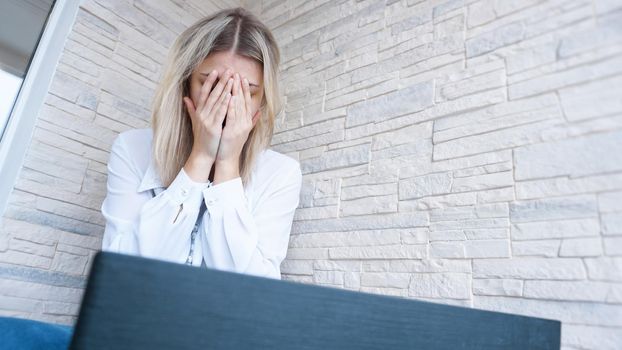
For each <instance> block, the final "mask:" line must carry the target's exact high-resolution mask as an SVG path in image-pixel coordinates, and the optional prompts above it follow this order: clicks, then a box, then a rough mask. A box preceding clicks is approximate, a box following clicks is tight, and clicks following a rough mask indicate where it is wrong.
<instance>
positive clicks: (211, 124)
mask: <svg viewBox="0 0 622 350" xmlns="http://www.w3.org/2000/svg"><path fill="white" fill-rule="evenodd" d="M214 72H215V74H214ZM232 75H233V71H232V70H231V69H227V71H225V73H224V74H223V76H222V77H221V78H220V79H219V81H218V83H217V84H216V86H215V87H214V89H212V90H211V91H210V89H211V88H212V86H213V84H214V81H215V80H216V78H218V71H213V72H211V73H210V74H209V76H208V77H207V79H205V82H204V83H203V86H202V87H201V92H200V95H199V99H198V101H197V104H196V106H195V104H194V103H193V101H192V99H190V98H189V97H187V96H184V103H185V105H186V108H187V110H188V114H189V115H190V119H191V121H192V134H193V136H194V143H193V145H192V152H191V156H192V157H198V158H201V159H203V160H206V161H208V162H210V163H213V162H214V160H215V159H216V154H217V153H218V145H219V144H220V136H221V134H222V123H223V120H224V119H225V115H226V114H227V106H228V105H229V100H230V99H231V89H232V86H233V79H230V78H231V76H232Z"/></svg>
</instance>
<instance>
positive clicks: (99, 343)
mask: <svg viewBox="0 0 622 350" xmlns="http://www.w3.org/2000/svg"><path fill="white" fill-rule="evenodd" d="M560 327H561V324H560V322H559V321H556V320H547V319H541V318H535V317H527V316H519V315H513V314H507V313H501V312H492V311H485V310H478V309H471V308H467V307H459V306H450V305H444V304H437V303H431V302H426V301H418V300H411V299H406V298H400V297H393V296H384V295H375V294H370V293H361V292H354V291H349V290H343V289H338V288H332V287H325V286H316V285H310V284H304V283H298V282H292V281H285V280H275V279H270V278H263V277H257V276H252V275H245V274H239V273H234V272H227V271H221V270H215V269H207V268H198V267H193V266H186V265H183V264H177V263H171V262H165V261H161V260H154V259H147V258H143V257H137V256H131V255H125V254H117V253H112V252H98V253H97V255H96V257H95V260H94V262H93V264H92V267H91V271H90V274H89V279H88V283H87V288H86V292H85V294H84V297H83V300H82V304H81V307H80V313H79V316H78V322H77V324H76V327H75V330H74V333H73V338H72V342H71V346H70V348H71V349H203V350H207V349H271V350H278V349H322V350H326V349H339V350H348V349H452V350H456V349H501V348H502V349H559V347H560Z"/></svg>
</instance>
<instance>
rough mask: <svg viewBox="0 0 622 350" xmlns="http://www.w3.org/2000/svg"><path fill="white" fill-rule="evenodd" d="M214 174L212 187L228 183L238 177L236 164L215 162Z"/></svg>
mask: <svg viewBox="0 0 622 350" xmlns="http://www.w3.org/2000/svg"><path fill="white" fill-rule="evenodd" d="M215 167H216V172H215V174H214V182H213V184H214V185H217V184H219V183H221V182H225V181H229V180H232V179H235V178H236V177H239V176H240V168H239V163H238V162H227V161H218V160H217V161H216V165H215Z"/></svg>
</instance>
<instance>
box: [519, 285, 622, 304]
mask: <svg viewBox="0 0 622 350" xmlns="http://www.w3.org/2000/svg"><path fill="white" fill-rule="evenodd" d="M614 295H617V296H618V297H619V296H620V295H622V285H621V284H614V283H605V282H595V281H531V280H528V281H525V287H524V291H523V296H524V297H526V298H533V299H553V300H569V301H595V302H619V301H620V300H614V299H613V298H612V297H613V296H614Z"/></svg>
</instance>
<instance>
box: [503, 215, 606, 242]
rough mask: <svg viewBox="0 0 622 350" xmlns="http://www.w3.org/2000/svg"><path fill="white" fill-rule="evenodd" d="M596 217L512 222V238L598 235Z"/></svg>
mask: <svg viewBox="0 0 622 350" xmlns="http://www.w3.org/2000/svg"><path fill="white" fill-rule="evenodd" d="M599 231H600V226H599V224H598V220H597V219H596V218H585V219H568V220H551V221H540V222H524V223H513V224H512V226H511V235H512V240H529V239H546V238H570V237H590V236H598V235H599Z"/></svg>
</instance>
